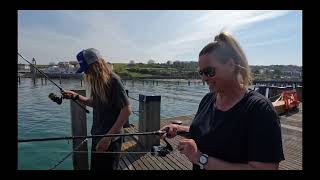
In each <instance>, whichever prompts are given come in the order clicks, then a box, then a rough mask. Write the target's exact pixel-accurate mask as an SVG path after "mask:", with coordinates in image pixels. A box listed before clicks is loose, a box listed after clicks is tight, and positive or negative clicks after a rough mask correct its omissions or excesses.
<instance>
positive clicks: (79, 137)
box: [18, 131, 166, 143]
mask: <svg viewBox="0 0 320 180" xmlns="http://www.w3.org/2000/svg"><path fill="white" fill-rule="evenodd" d="M165 133H166V131H151V132H138V133H124V134H105V135H91V136H66V137H53V138H38V139H22V140H18V143H23V142H34V141H56V140H70V139H83V138H99V137H124V136H146V135H158V136H159V135H163V134H165Z"/></svg>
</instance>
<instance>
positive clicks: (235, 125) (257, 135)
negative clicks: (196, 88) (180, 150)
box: [190, 90, 284, 163]
mask: <svg viewBox="0 0 320 180" xmlns="http://www.w3.org/2000/svg"><path fill="white" fill-rule="evenodd" d="M215 100H216V98H215V97H214V95H213V93H208V94H206V95H205V97H204V98H203V99H202V100H201V102H200V105H199V108H198V111H197V113H196V115H195V118H194V120H193V122H192V124H191V126H190V134H191V137H192V139H194V140H195V142H196V144H197V146H198V148H199V149H200V151H201V152H202V153H205V154H208V155H209V156H212V157H215V158H219V159H221V160H224V161H227V162H231V163H248V162H249V161H258V162H270V163H272V162H275V163H277V162H280V161H282V160H284V155H283V149H282V138H281V126H280V120H279V116H278V115H277V113H276V111H275V109H274V107H273V105H272V103H271V102H270V101H269V100H268V99H266V98H265V97H264V96H262V95H261V94H259V93H257V92H255V91H253V90H249V91H248V92H246V94H245V95H244V97H243V98H242V99H241V100H240V101H239V102H238V103H237V104H236V105H234V106H233V107H232V108H231V109H229V110H228V111H221V110H219V109H217V108H215V107H214V104H215V103H214V102H215Z"/></svg>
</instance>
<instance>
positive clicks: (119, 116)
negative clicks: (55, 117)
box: [63, 48, 131, 170]
mask: <svg viewBox="0 0 320 180" xmlns="http://www.w3.org/2000/svg"><path fill="white" fill-rule="evenodd" d="M77 60H78V61H79V64H80V68H79V70H78V71H77V73H82V72H84V73H85V74H84V77H85V81H86V83H87V84H88V87H89V88H90V89H91V96H90V97H85V96H81V95H79V94H76V93H75V92H73V91H65V92H64V93H63V96H64V98H67V99H74V100H78V101H80V102H81V103H83V104H85V105H87V106H90V107H92V108H93V123H92V129H91V134H92V135H104V134H116V133H121V132H122V127H123V125H124V124H125V123H126V121H127V120H128V117H129V115H130V114H131V106H130V103H129V100H128V97H127V94H126V92H125V89H124V87H123V85H122V83H121V80H120V78H119V76H117V75H116V74H115V73H114V72H112V69H111V67H110V66H109V65H108V64H107V62H106V61H105V60H104V59H103V58H102V56H101V55H100V53H99V51H98V50H96V49H94V48H90V49H86V50H83V51H81V52H80V53H78V55H77ZM121 145H122V138H113V139H112V138H110V137H103V138H93V139H92V151H91V152H92V153H91V168H90V169H91V170H114V169H117V166H118V162H119V158H120V154H116V153H115V154H111V153H103V152H105V151H121ZM101 152H102V153H101Z"/></svg>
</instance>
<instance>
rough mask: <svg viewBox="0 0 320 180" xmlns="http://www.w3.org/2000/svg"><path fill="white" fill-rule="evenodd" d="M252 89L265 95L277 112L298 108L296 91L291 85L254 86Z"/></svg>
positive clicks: (298, 100)
mask: <svg viewBox="0 0 320 180" xmlns="http://www.w3.org/2000/svg"><path fill="white" fill-rule="evenodd" d="M253 90H255V91H257V92H259V93H260V94H262V95H264V96H265V97H267V98H268V99H269V100H270V101H271V102H272V105H273V107H274V108H275V110H276V111H277V113H278V114H283V113H287V112H289V111H293V110H298V108H299V104H300V99H299V97H298V92H297V90H296V89H295V88H293V87H292V86H286V87H278V86H255V87H254V89H253Z"/></svg>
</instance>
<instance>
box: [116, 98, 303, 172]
mask: <svg viewBox="0 0 320 180" xmlns="http://www.w3.org/2000/svg"><path fill="white" fill-rule="evenodd" d="M280 117H281V119H280V122H281V127H282V138H283V148H284V155H285V160H284V161H282V162H281V163H280V170H302V104H300V106H299V111H298V112H291V113H289V114H287V115H282V116H280ZM192 119H193V115H187V116H179V117H174V118H170V119H165V120H161V127H162V126H164V125H166V124H169V123H171V122H172V121H175V120H180V121H182V123H183V124H184V125H189V124H190V123H191V121H192ZM125 131H126V132H130V133H132V132H137V131H138V129H137V127H130V128H126V129H125ZM182 138H183V137H181V136H177V137H175V138H173V139H167V140H168V142H169V143H170V144H171V145H172V147H173V149H174V151H173V152H172V153H170V154H168V155H167V156H166V157H159V156H152V155H151V154H150V153H145V154H122V156H121V160H120V162H119V170H191V169H192V163H191V162H190V161H189V160H188V159H187V157H186V156H185V155H182V154H180V153H179V152H178V151H177V150H176V148H177V145H178V143H179V140H180V139H182ZM162 143H163V142H161V144H162ZM122 149H123V151H141V146H140V145H139V144H138V143H137V137H128V138H127V139H126V140H125V142H124V143H123V146H122Z"/></svg>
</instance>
